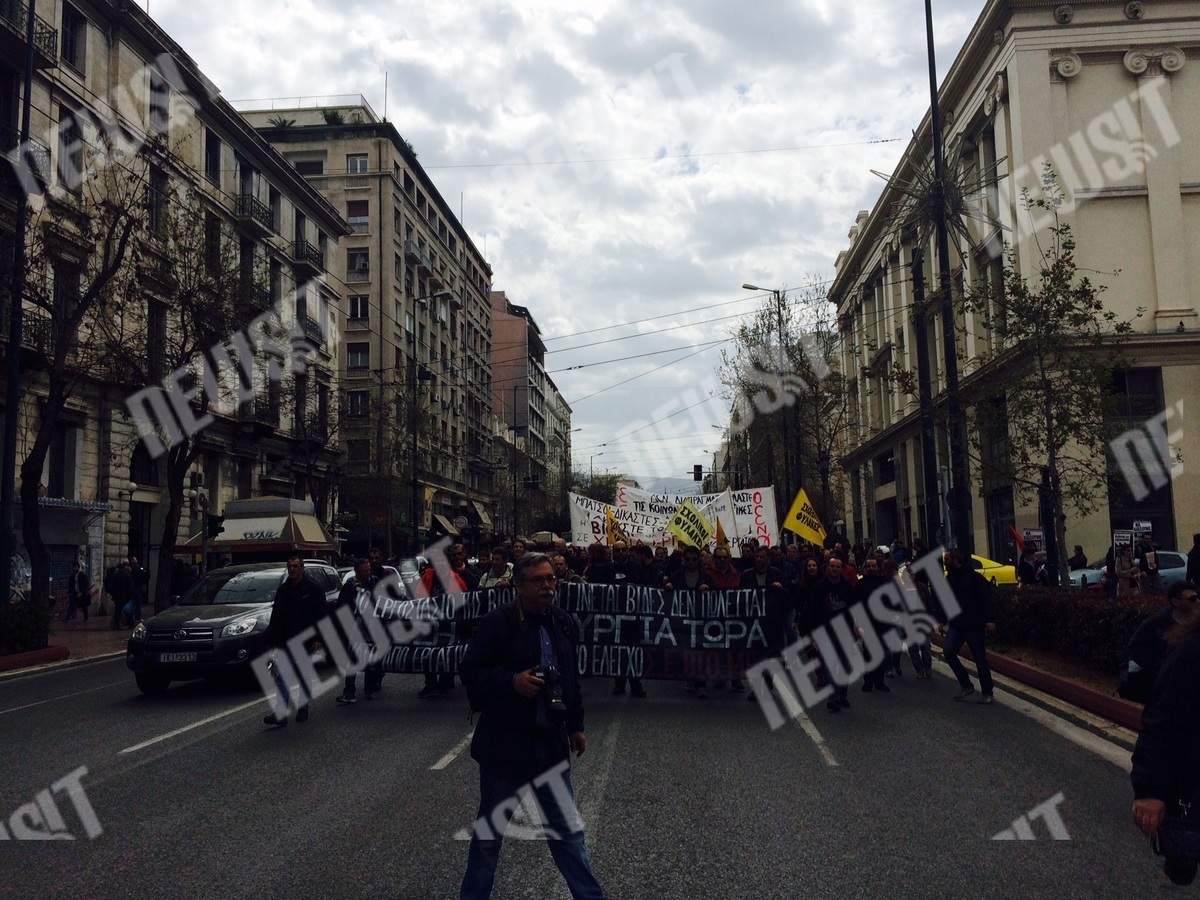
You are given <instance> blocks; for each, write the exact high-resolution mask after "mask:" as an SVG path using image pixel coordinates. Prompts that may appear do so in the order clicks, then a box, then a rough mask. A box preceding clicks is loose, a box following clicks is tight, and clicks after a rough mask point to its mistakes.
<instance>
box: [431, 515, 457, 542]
mask: <svg viewBox="0 0 1200 900" xmlns="http://www.w3.org/2000/svg"><path fill="white" fill-rule="evenodd" d="M433 520H434V521H435V522H437V523H438V526H439V527H440V528H441V529H442V531H444V532H446V534H448V535H450V537H458V536H459V534H458V529H457V528H455V527H454V523H453V522H451V521H450V520H449V519H447V518H446V517H445V516H439V515H437V514H436V513H435V514H434V516H433Z"/></svg>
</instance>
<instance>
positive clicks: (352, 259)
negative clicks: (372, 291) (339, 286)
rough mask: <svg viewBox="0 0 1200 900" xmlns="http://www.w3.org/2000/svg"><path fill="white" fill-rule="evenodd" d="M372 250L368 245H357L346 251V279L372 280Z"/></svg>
mask: <svg viewBox="0 0 1200 900" xmlns="http://www.w3.org/2000/svg"><path fill="white" fill-rule="evenodd" d="M370 279H371V251H370V250H369V249H368V248H366V247H357V248H355V249H353V250H347V251H346V280H347V281H370Z"/></svg>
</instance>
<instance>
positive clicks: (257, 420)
mask: <svg viewBox="0 0 1200 900" xmlns="http://www.w3.org/2000/svg"><path fill="white" fill-rule="evenodd" d="M237 421H238V431H239V432H240V433H241V434H244V435H253V436H254V437H255V438H264V437H266V436H268V435H270V434H273V433H274V432H275V429H276V428H278V427H279V407H278V406H277V405H274V404H272V403H270V402H269V401H268V400H267V399H266V398H265V397H252V398H250V399H249V400H247V401H246V402H245V403H243V404H242V405H241V406H240V407H238V411H237Z"/></svg>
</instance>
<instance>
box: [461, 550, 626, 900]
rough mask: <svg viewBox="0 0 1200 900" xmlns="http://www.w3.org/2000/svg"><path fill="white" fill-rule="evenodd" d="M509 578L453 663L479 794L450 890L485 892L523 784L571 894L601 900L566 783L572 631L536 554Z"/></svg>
mask: <svg viewBox="0 0 1200 900" xmlns="http://www.w3.org/2000/svg"><path fill="white" fill-rule="evenodd" d="M513 583H514V585H515V586H516V589H517V601H516V603H513V604H508V605H505V606H502V607H500V608H498V609H493V610H492V611H491V612H489V613H488V614H487V615H486V616H484V617H483V619H481V620H480V622H479V624H478V625H477V626H476V628H475V631H474V633H473V634H472V636H471V641H470V643H469V644H468V645H467V652H466V655H465V656H464V657H463V661H462V668H461V673H460V674H461V677H462V680H463V684H465V685H466V687H467V694H468V696H469V697H470V699H471V706H472V708H474V709H477V710H479V724H478V725H477V726H476V727H475V736H474V737H473V738H472V740H471V756H472V757H473V758H474V759H475V761H476V762H478V763H479V793H480V798H479V815H478V817H477V819H476V822H475V827H474V830H473V833H472V836H471V848H470V850H469V851H468V854H467V871H466V874H465V875H464V876H463V882H462V889H461V893H460V895H459V896H460V898H462V900H468V898H469V900H474V898H487V897H490V896H491V894H492V882H493V880H494V879H495V875H496V864H497V863H498V862H499V859H500V847H501V845H502V843H503V839H504V832H505V829H506V828H507V827H508V823H509V820H510V819H511V818H512V815H513V812H515V810H516V808H517V807H518V806H519V805H520V804H519V800H520V799H521V798H522V797H523V796H524V794H525V793H526V792H527V791H530V790H532V791H533V794H534V796H535V798H536V799H537V802H538V806H539V810H540V812H541V818H542V821H543V824H544V825H545V827H546V828H547V834H546V837H547V842H548V844H549V847H550V855H551V856H552V857H553V858H554V862H555V864H556V865H557V866H558V869H559V871H560V872H562V874H563V877H564V878H565V879H566V881H567V885H568V887H569V888H570V890H571V896H573V897H587V898H593V897H594V898H602V897H603V896H604V892H603V891H602V889H601V888H600V885H599V883H598V882H597V881H596V877H595V876H594V875H593V874H592V870H591V865H590V863H589V862H588V857H587V851H586V849H585V847H584V837H583V823H582V822H580V821H579V814H578V811H577V810H576V808H575V796H574V790H573V788H572V787H571V751H574V752H575V755H576V756H577V757H578V756H582V755H583V753H584V751H585V750H586V749H587V737H586V735H585V734H584V730H583V695H582V693H581V692H580V688H579V678H578V674H577V671H576V668H575V658H576V657H575V646H576V644H577V643H578V634H577V631H576V629H575V624H574V621H573V620H572V619H571V618H570V616H568V615H566V614H565V613H564V612H562V610H560V609H558V608H557V607H555V606H554V598H555V592H556V588H555V585H556V577H555V574H554V566H553V564H552V563H551V562H550V560H549V558H547V557H546V555H545V554H542V553H531V552H526V553H525V554H524V555H523V556H522V557H521V558H520V559H518V560H517V562H516V564H515V565H514V567H513ZM543 676H547V677H543ZM555 681H557V682H558V684H557V686H555V684H554V682H555ZM556 695H557V702H555V700H556Z"/></svg>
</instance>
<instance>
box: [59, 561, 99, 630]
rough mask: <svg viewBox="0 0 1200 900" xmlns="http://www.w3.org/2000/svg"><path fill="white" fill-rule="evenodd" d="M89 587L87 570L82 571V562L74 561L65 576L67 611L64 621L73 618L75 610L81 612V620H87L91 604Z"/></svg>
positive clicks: (90, 586) (90, 587)
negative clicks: (69, 572) (68, 573)
mask: <svg viewBox="0 0 1200 900" xmlns="http://www.w3.org/2000/svg"><path fill="white" fill-rule="evenodd" d="M91 589H92V585H91V582H90V581H88V577H87V572H85V571H83V564H82V563H75V565H74V566H72V567H71V574H70V575H68V576H67V612H66V614H65V615H64V616H63V621H64V622H70V621H71V620H72V619H73V618H75V610H79V611H80V612H81V613H83V621H85V622H86V621H87V620H88V607H90V606H91V605H92V597H91V593H90V592H91Z"/></svg>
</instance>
